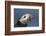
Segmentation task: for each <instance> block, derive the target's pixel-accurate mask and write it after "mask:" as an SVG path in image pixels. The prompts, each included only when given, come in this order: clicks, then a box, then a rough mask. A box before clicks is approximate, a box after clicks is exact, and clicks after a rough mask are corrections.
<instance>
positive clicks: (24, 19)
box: [14, 13, 33, 27]
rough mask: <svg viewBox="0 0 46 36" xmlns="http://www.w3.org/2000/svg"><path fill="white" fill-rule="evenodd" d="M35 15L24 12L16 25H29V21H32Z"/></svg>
mask: <svg viewBox="0 0 46 36" xmlns="http://www.w3.org/2000/svg"><path fill="white" fill-rule="evenodd" d="M32 18H33V15H32V14H31V13H26V14H23V15H22V16H21V17H20V18H19V19H18V20H17V22H16V24H15V25H14V27H27V23H29V22H31V21H32Z"/></svg>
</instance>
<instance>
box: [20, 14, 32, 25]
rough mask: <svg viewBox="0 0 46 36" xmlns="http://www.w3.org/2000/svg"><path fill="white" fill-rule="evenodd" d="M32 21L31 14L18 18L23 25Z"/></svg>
mask: <svg viewBox="0 0 46 36" xmlns="http://www.w3.org/2000/svg"><path fill="white" fill-rule="evenodd" d="M31 19H32V14H24V15H23V16H22V17H21V18H20V22H21V23H23V24H25V23H28V22H30V21H31Z"/></svg>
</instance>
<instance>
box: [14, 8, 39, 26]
mask: <svg viewBox="0 0 46 36" xmlns="http://www.w3.org/2000/svg"><path fill="white" fill-rule="evenodd" d="M25 13H32V14H33V19H32V22H30V23H28V25H27V27H36V26H39V9H19V8H14V24H16V20H17V19H18V18H19V17H21V16H22V15H23V14H25Z"/></svg>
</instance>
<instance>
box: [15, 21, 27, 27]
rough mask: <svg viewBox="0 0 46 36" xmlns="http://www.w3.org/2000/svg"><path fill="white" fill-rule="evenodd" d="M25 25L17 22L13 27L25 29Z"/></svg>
mask: <svg viewBox="0 0 46 36" xmlns="http://www.w3.org/2000/svg"><path fill="white" fill-rule="evenodd" d="M26 26H27V24H23V23H21V22H20V21H17V23H16V24H15V25H14V27H26Z"/></svg>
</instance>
